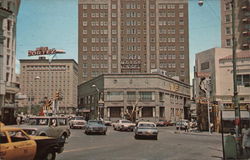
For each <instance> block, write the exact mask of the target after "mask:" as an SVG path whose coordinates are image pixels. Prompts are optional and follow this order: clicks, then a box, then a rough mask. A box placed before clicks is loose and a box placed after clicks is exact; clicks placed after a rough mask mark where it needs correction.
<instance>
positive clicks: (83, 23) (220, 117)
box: [0, 0, 250, 160]
mask: <svg viewBox="0 0 250 160" xmlns="http://www.w3.org/2000/svg"><path fill="white" fill-rule="evenodd" d="M194 3H195V6H194ZM72 4H73V5H72ZM71 5H72V6H74V7H72V6H71ZM38 6H39V8H38ZM64 6H67V7H68V6H70V7H69V8H67V9H65V8H64ZM19 8H20V9H19ZM208 9H209V11H210V12H209V13H205V12H206V11H208ZM20 13H21V16H20V21H17V19H18V18H19V17H18V16H19V15H20ZM216 18H217V19H216ZM208 21H209V22H215V21H217V23H212V24H210V23H206V22H208ZM0 22H1V23H0V25H1V27H0V121H1V122H3V123H4V124H6V125H10V124H14V123H17V124H18V125H19V123H18V118H17V117H22V118H23V117H24V119H25V120H27V121H28V120H31V119H32V118H34V117H39V118H41V116H42V118H48V117H50V118H51V117H53V116H55V117H56V118H58V119H60V118H61V119H63V118H66V120H72V119H71V118H73V119H74V120H78V118H79V119H80V120H82V121H83V122H80V123H81V125H85V126H83V127H82V128H83V130H76V129H73V128H74V126H73V125H72V126H71V125H70V127H72V128H71V129H69V125H67V124H66V120H65V121H64V122H65V123H64V124H66V128H67V129H68V131H69V130H70V133H71V134H67V136H65V135H60V140H61V139H63V140H65V139H66V138H68V139H67V142H68V143H67V144H65V150H64V152H63V153H62V154H60V155H59V159H75V160H76V159H83V157H84V158H85V159H97V160H98V159H115V160H116V159H138V160H140V159H149V160H155V159H160V160H161V159H166V157H167V159H170V160H171V159H180V160H182V159H192V160H193V159H194V160H196V159H197V160H202V159H204V160H207V159H211V160H212V159H217V158H222V159H224V158H225V157H227V158H233V159H239V157H241V156H243V155H244V154H242V155H241V152H240V151H241V148H242V147H241V146H242V145H244V144H245V143H244V142H243V143H241V140H242V139H244V138H243V137H244V136H245V135H247V134H245V132H246V131H247V129H246V130H245V132H244V130H242V127H243V124H246V125H248V126H249V127H250V38H249V37H250V1H249V0H216V1H205V0H75V1H73V0H64V1H59V0H58V1H50V0H34V1H27V0H22V1H20V0H0ZM58 22H61V23H58ZM18 23H19V24H18ZM71 23H72V24H73V23H74V24H73V25H71ZM200 23H204V24H202V25H200ZM209 24H210V25H209ZM21 25H24V26H25V27H23V26H22V27H20V28H18V27H19V26H21ZM18 29H19V30H18ZM215 30H219V31H215ZM17 31H19V32H17ZM210 32H211V33H210ZM17 33H19V34H17ZM21 33H22V34H21ZM204 33H205V34H204ZM213 33H215V34H213ZM234 33H235V34H234ZM19 37H20V38H19ZM194 37H195V38H194ZM207 37H210V38H208V39H206V38H207ZM211 37H212V38H211ZM18 38H19V42H18V43H17V45H16V39H18ZM71 39H74V40H75V41H72V40H71ZM211 41H213V42H211ZM217 41H218V42H217ZM36 47H38V48H36ZM51 47H56V48H60V49H62V50H56V49H55V48H51ZM30 48H36V50H34V51H33V50H29V49H30ZM49 48H51V49H49ZM58 53H64V54H63V55H60V56H59V55H58ZM31 56H33V57H35V56H37V58H33V57H31ZM76 57H77V58H76ZM234 62H236V67H235V65H234V64H235V63H234ZM193 65H194V69H193V70H190V68H192V67H193ZM234 75H235V76H234ZM190 82H192V83H190ZM235 86H236V87H235ZM235 88H237V89H236V91H235V90H234V89H235ZM238 106H239V107H238ZM238 109H239V113H237V111H238ZM85 120H86V121H88V120H101V122H100V123H102V125H103V124H104V123H106V124H109V125H110V126H108V127H107V126H104V125H103V126H102V127H103V128H105V129H106V131H105V133H103V135H102V136H92V135H89V134H88V133H87V132H86V130H84V129H86V128H87V129H89V130H90V131H91V127H90V126H91V124H90V122H91V121H89V123H88V122H85ZM123 120H124V121H126V122H128V121H131V123H133V125H137V127H135V128H133V129H134V132H119V129H120V130H122V129H121V128H115V127H114V126H115V125H117V124H118V122H122V121H123ZM23 121H24V120H23ZM141 121H144V123H145V122H146V124H153V128H154V131H149V132H145V133H146V134H150V133H152V134H157V136H158V137H157V136H156V139H155V140H157V141H147V140H146V139H143V140H140V141H137V135H136V130H137V131H138V128H140V126H139V125H138V124H139V122H141ZM25 122H26V121H25ZM51 122H53V121H51ZM54 122H55V121H54ZM54 122H53V123H48V127H49V128H50V129H52V128H53V129H55V128H56V127H58V126H60V125H61V124H60V123H61V122H62V121H61V122H59V121H58V123H57V124H56V123H54ZM77 123H78V122H77V121H75V122H74V124H75V125H77ZM98 123H99V122H98ZM41 124H42V125H44V121H43V120H42V121H41ZM71 124H73V120H72V121H71ZM27 125H29V124H27ZM154 125H155V126H154ZM161 125H162V127H159V126H161ZM1 126H3V125H2V124H0V127H1ZM117 126H118V125H117ZM121 126H122V125H121ZM156 126H157V127H156ZM18 127H21V125H20V126H18ZM60 127H61V126H60ZM78 127H79V126H78ZM85 127H86V128H85ZM113 127H114V128H113ZM142 128H143V127H142ZM146 128H147V127H146ZM97 129H98V128H97ZM99 129H100V128H99ZM123 129H124V125H123ZM144 129H145V128H144ZM147 129H148V128H147ZM94 130H95V129H94V128H92V131H94ZM131 130H132V129H131ZM131 130H130V131H131ZM155 130H157V132H156V131H155ZM0 131H1V130H0ZM158 131H159V132H158ZM230 131H233V132H235V133H232V134H235V137H236V138H234V136H232V135H231V136H230V135H229V134H228V133H229V132H230ZM84 132H85V133H86V134H84ZM214 132H215V133H214ZM219 132H221V133H223V134H221V135H220V134H219ZM249 132H250V129H249ZM35 133H38V132H37V131H35ZM53 133H55V132H53ZM138 133H139V131H138ZM224 133H225V137H223V136H224ZM4 134H5V133H4ZM4 134H2V132H1V133H0V136H1V137H0V138H1V139H0V140H3V139H2V137H3V136H4ZM39 136H44V135H41V134H39ZM68 136H69V137H68ZM220 136H221V137H220ZM104 137H105V138H104ZM228 137H229V138H231V141H232V143H231V144H230V145H229V144H228V139H227V138H228ZM8 140H10V138H9V139H8ZM26 140H27V139H25V140H24V142H26ZM224 140H225V141H224ZM249 141H250V139H249ZM0 142H1V143H0V145H2V144H3V143H2V142H3V141H0ZM10 142H12V139H11V140H10ZM13 142H14V140H13ZM4 143H5V142H4ZM236 143H237V145H238V146H237V147H236ZM232 144H233V145H232ZM234 144H235V145H234ZM234 146H235V149H232V151H230V153H232V154H234V153H235V154H234V155H235V156H231V157H230V156H229V154H230V153H229V152H228V150H227V149H228V148H231V147H234ZM0 147H1V146H0ZM13 148H14V147H13ZM33 149H34V148H33ZM245 149H247V147H246V146H244V148H243V149H242V150H243V152H242V153H246V151H247V150H245ZM236 152H237V154H236ZM25 153H26V150H24V153H23V155H24V156H25ZM249 153H250V151H249ZM51 154H52V155H51V156H52V159H55V158H53V157H55V156H56V154H55V153H51ZM1 156H2V155H1V153H0V159H1V158H2V157H1ZM249 157H250V156H249ZM7 159H8V158H7ZM31 159H32V158H31Z"/></svg>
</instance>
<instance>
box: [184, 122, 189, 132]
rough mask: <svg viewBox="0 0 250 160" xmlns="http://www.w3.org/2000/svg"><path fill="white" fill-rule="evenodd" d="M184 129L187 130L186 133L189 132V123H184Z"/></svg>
mask: <svg viewBox="0 0 250 160" xmlns="http://www.w3.org/2000/svg"><path fill="white" fill-rule="evenodd" d="M184 128H185V132H187V131H188V123H187V122H184Z"/></svg>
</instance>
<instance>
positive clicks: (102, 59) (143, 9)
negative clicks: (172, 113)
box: [78, 0, 189, 84]
mask: <svg viewBox="0 0 250 160" xmlns="http://www.w3.org/2000/svg"><path fill="white" fill-rule="evenodd" d="M78 29H79V31H78V43H79V44H78V62H79V84H81V83H82V82H85V81H87V80H90V79H92V78H94V77H97V76H98V75H101V74H104V73H151V69H154V70H155V69H156V70H165V71H167V74H168V76H170V77H176V76H177V77H179V79H180V80H181V81H183V82H185V83H189V46H188V45H189V41H188V1H187V0H137V1H131V0H130V1H129V0H95V1H93V0H79V1H78Z"/></svg>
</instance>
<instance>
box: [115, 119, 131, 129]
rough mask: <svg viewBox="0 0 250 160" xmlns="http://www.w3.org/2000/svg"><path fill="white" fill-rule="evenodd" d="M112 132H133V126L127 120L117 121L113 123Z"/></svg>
mask: <svg viewBox="0 0 250 160" xmlns="http://www.w3.org/2000/svg"><path fill="white" fill-rule="evenodd" d="M112 125H113V128H114V130H117V131H133V130H134V127H135V124H134V123H132V122H131V121H129V120H117V121H116V123H113V124H112Z"/></svg>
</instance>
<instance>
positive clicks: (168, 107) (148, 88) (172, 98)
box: [78, 74, 190, 121]
mask: <svg viewBox="0 0 250 160" xmlns="http://www.w3.org/2000/svg"><path fill="white" fill-rule="evenodd" d="M93 84H95V85H96V87H97V88H98V89H99V93H100V99H102V100H103V101H104V109H103V110H104V111H103V118H104V119H111V120H115V119H120V118H124V114H125V112H126V110H127V109H128V110H129V109H131V108H132V107H133V106H137V107H139V108H140V109H139V113H138V118H139V119H144V120H150V121H156V120H159V119H166V120H178V119H180V118H181V117H182V118H184V106H185V105H186V103H187V101H188V100H189V99H190V86H189V85H186V84H185V83H182V82H179V81H176V80H173V79H170V78H167V77H165V76H162V75H159V74H104V75H102V76H98V77H97V78H95V79H93V80H90V81H87V82H85V83H82V84H81V85H79V86H78V93H79V94H78V95H79V97H78V98H79V109H80V110H85V111H87V110H89V111H90V113H89V114H91V115H92V118H93V116H94V115H93V114H94V112H95V110H96V109H95V107H96V102H97V99H96V97H97V91H96V89H95V87H94V88H93V87H91V86H92V85H93ZM131 94H132V96H131ZM144 94H149V95H148V96H149V99H144V100H142V99H141V96H143V95H144ZM144 96H146V95H144ZM86 99H88V100H86ZM87 101H88V102H89V103H85V102H87ZM117 108H118V110H119V111H118V112H119V115H118V116H117V115H116V116H117V117H112V114H114V110H116V109H117ZM151 111H152V113H151ZM112 112H113V113H112ZM147 114H149V115H151V116H145V115H147Z"/></svg>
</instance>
